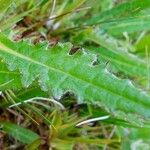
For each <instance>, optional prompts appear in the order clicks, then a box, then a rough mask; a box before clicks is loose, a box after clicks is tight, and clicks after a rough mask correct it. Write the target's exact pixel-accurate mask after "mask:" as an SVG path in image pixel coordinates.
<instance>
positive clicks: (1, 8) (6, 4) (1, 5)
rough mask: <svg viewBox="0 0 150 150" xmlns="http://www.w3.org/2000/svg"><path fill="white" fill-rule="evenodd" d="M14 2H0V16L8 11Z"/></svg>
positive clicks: (0, 0) (8, 0)
mask: <svg viewBox="0 0 150 150" xmlns="http://www.w3.org/2000/svg"><path fill="white" fill-rule="evenodd" d="M12 2H14V0H0V15H2V13H3V12H4V11H5V10H7V9H8V7H9V6H10V5H11V4H12Z"/></svg>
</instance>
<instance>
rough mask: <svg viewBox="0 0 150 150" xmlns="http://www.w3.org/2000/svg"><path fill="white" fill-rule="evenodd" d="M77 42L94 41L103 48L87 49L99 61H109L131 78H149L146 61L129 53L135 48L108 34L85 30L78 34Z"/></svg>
mask: <svg viewBox="0 0 150 150" xmlns="http://www.w3.org/2000/svg"><path fill="white" fill-rule="evenodd" d="M74 40H75V42H77V43H79V42H80V41H82V42H85V41H90V42H91V41H92V42H94V43H96V44H98V45H99V46H101V48H98V47H94V46H90V47H87V49H89V50H90V51H91V52H94V53H95V54H96V55H98V58H99V60H100V61H101V60H102V59H104V60H105V61H107V62H108V61H109V65H110V66H111V67H113V68H115V69H117V70H119V71H121V72H123V73H125V74H127V75H129V76H134V77H135V76H136V77H142V78H147V76H148V69H147V64H146V61H144V60H142V59H140V58H139V57H137V56H135V55H133V54H132V53H130V52H128V49H130V50H132V51H134V48H133V47H132V46H131V45H130V44H128V43H125V42H123V41H120V40H118V39H116V38H114V37H112V36H110V35H109V34H107V33H103V32H102V31H101V30H100V29H99V28H96V29H95V30H94V31H93V30H89V29H88V30H84V31H82V32H80V33H78V34H77V36H76V37H75V39H74Z"/></svg>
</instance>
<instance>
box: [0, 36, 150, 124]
mask: <svg viewBox="0 0 150 150" xmlns="http://www.w3.org/2000/svg"><path fill="white" fill-rule="evenodd" d="M70 49H71V44H70V43H66V44H60V43H59V44H58V45H57V46H55V47H52V48H47V45H45V44H38V45H35V46H34V45H28V44H27V43H26V42H23V41H21V42H18V43H14V42H12V41H10V40H9V39H7V38H6V37H5V36H4V35H3V34H0V57H1V58H2V59H3V60H4V61H5V62H6V63H7V65H8V68H9V69H10V70H11V71H14V70H19V72H20V73H21V74H22V84H23V86H25V87H28V86H29V85H30V84H31V83H32V82H33V81H34V80H36V79H38V81H39V85H40V86H41V88H42V89H43V90H47V91H50V90H51V91H52V93H53V95H54V96H57V97H60V96H61V95H62V94H63V93H64V92H66V91H71V92H74V93H75V94H76V95H77V97H78V100H79V102H86V103H93V104H97V105H99V106H101V107H103V108H105V109H106V110H107V111H108V112H111V113H112V114H114V115H115V116H117V117H118V118H121V119H124V120H129V121H130V122H132V120H133V121H135V122H136V121H137V118H138V117H139V116H141V117H142V118H143V119H149V117H150V111H149V108H150V96H149V95H147V94H146V93H145V92H143V91H141V90H139V89H136V88H135V87H134V86H133V85H132V84H131V82H130V81H129V80H120V79H118V78H117V77H115V76H114V75H113V74H111V73H109V72H108V71H107V70H106V69H103V68H101V67H100V66H99V65H97V66H93V65H92V63H93V61H94V60H95V59H96V57H95V55H93V54H88V53H86V52H84V51H80V52H77V53H76V54H74V55H69V54H68V52H69V50H70ZM10 60H11V61H10ZM126 113H127V114H128V115H126ZM133 116H136V117H137V118H136V119H133ZM137 122H138V121H137ZM140 123H141V122H140ZM138 124H139V122H138Z"/></svg>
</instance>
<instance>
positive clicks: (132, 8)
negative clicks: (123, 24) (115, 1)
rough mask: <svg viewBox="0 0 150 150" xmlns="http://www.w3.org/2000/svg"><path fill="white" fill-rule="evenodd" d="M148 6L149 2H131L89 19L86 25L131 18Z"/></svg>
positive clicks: (134, 0)
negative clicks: (123, 17) (124, 17)
mask: <svg viewBox="0 0 150 150" xmlns="http://www.w3.org/2000/svg"><path fill="white" fill-rule="evenodd" d="M149 6H150V1H149V0H144V1H143V0H131V1H129V2H126V3H122V4H120V5H118V6H116V7H114V8H112V9H110V10H107V11H104V12H102V13H100V14H97V15H95V16H93V17H91V19H89V20H88V21H87V23H86V24H87V25H91V24H96V23H101V22H103V21H108V22H109V21H110V20H111V19H113V20H115V19H116V18H119V17H120V18H121V17H122V16H131V15H132V16H133V15H134V14H137V13H138V12H140V11H142V10H144V9H146V8H149Z"/></svg>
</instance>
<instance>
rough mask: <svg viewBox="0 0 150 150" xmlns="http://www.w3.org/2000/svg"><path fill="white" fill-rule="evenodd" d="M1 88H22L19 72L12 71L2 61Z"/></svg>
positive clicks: (0, 64)
mask: <svg viewBox="0 0 150 150" xmlns="http://www.w3.org/2000/svg"><path fill="white" fill-rule="evenodd" d="M0 66H1V69H0V89H1V90H6V89H18V88H21V87H22V86H21V80H20V74H19V72H17V71H15V72H10V71H9V70H8V69H7V67H6V65H5V64H3V63H2V62H0Z"/></svg>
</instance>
